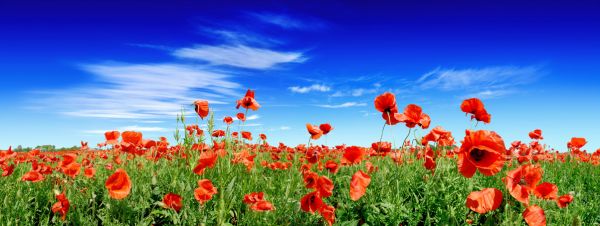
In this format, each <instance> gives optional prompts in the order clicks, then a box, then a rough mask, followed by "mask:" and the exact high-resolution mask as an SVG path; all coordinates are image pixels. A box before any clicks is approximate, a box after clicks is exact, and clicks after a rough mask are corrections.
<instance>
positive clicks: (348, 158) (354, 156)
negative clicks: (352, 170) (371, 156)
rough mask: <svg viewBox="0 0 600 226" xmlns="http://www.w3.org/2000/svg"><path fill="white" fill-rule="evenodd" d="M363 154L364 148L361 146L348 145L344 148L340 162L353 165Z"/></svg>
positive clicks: (358, 161)
mask: <svg viewBox="0 0 600 226" xmlns="http://www.w3.org/2000/svg"><path fill="white" fill-rule="evenodd" d="M364 155H365V152H364V150H363V149H362V148H361V147H357V146H350V147H347V148H346V149H345V150H344V155H343V156H342V160H341V163H342V165H354V164H359V163H360V162H361V161H362V160H363V157H364Z"/></svg>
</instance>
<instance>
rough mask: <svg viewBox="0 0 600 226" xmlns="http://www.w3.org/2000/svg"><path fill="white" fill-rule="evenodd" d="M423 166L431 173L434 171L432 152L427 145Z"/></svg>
mask: <svg viewBox="0 0 600 226" xmlns="http://www.w3.org/2000/svg"><path fill="white" fill-rule="evenodd" d="M423 166H424V167H425V169H427V170H431V171H432V172H433V171H434V170H435V166H436V164H435V158H434V156H433V150H432V149H431V147H430V146H429V145H427V150H426V151H425V162H423Z"/></svg>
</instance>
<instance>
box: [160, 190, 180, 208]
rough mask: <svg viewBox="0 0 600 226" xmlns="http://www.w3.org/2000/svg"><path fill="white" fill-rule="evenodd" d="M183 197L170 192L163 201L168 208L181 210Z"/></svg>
mask: <svg viewBox="0 0 600 226" xmlns="http://www.w3.org/2000/svg"><path fill="white" fill-rule="evenodd" d="M182 200H183V199H182V198H181V196H179V195H178V194H173V193H169V194H166V195H165V196H164V197H163V200H162V202H163V203H164V204H165V206H166V207H167V208H171V209H174V210H175V212H179V210H180V209H181V207H183V204H182V203H181V201H182Z"/></svg>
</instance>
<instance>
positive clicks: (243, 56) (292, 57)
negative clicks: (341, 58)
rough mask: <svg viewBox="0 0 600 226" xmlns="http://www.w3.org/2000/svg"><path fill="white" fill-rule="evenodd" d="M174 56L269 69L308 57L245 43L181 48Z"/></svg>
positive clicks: (241, 66)
mask: <svg viewBox="0 0 600 226" xmlns="http://www.w3.org/2000/svg"><path fill="white" fill-rule="evenodd" d="M173 55H174V56H177V57H180V58H188V59H193V60H199V61H204V62H208V63H210V64H213V65H227V66H233V67H239V68H250V69H269V68H272V67H274V66H276V65H278V64H283V63H301V62H304V61H305V60H306V57H305V56H304V55H303V53H301V52H279V51H274V50H270V49H261V48H254V47H249V46H245V45H221V46H210V45H199V46H195V47H192V48H181V49H178V50H176V51H174V52H173Z"/></svg>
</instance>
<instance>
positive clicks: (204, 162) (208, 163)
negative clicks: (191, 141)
mask: <svg viewBox="0 0 600 226" xmlns="http://www.w3.org/2000/svg"><path fill="white" fill-rule="evenodd" d="M217 157H218V156H217V153H215V152H213V151H206V152H202V154H200V158H199V159H198V165H196V167H194V173H195V174H198V175H202V174H203V173H204V169H206V168H212V167H214V166H215V164H216V163H217Z"/></svg>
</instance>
